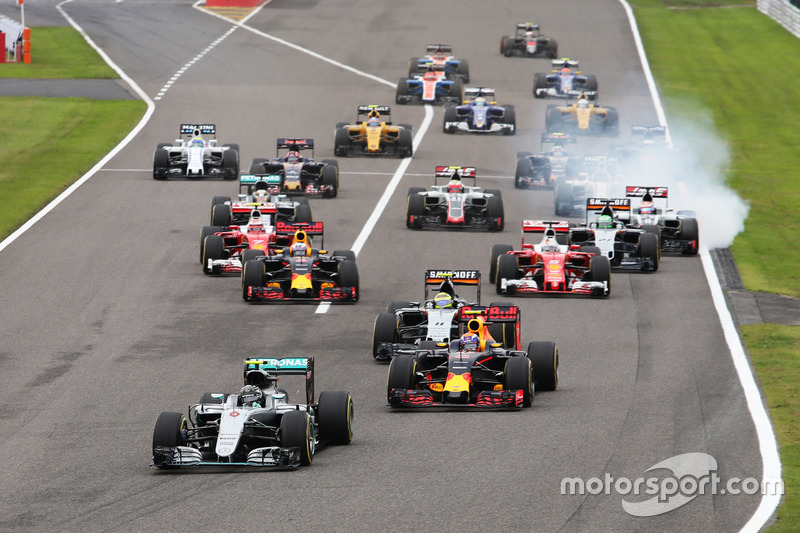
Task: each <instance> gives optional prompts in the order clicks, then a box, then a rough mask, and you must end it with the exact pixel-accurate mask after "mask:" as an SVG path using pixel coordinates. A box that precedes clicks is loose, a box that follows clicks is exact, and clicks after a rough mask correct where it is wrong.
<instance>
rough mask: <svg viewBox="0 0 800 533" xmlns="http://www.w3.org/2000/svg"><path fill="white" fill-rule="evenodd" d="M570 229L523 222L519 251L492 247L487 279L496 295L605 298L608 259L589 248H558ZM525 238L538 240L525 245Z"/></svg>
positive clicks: (549, 222)
mask: <svg viewBox="0 0 800 533" xmlns="http://www.w3.org/2000/svg"><path fill="white" fill-rule="evenodd" d="M569 229H570V227H569V223H567V222H565V221H559V220H523V221H522V249H521V250H517V251H514V250H513V249H512V247H511V246H509V245H505V244H495V245H494V246H492V251H491V259H490V261H491V269H490V272H489V276H490V281H492V282H493V283H495V288H496V290H497V293H498V294H554V295H569V294H572V295H584V296H608V295H609V294H610V293H611V264H610V263H609V260H608V258H607V257H604V256H601V255H599V250H598V249H595V248H593V247H591V246H584V247H581V246H579V245H572V246H569V245H567V244H561V243H563V242H565V241H567V240H568V239H569ZM526 235H534V236H535V238H537V240H538V238H541V240H540V241H538V242H536V243H530V242H526V240H525V236H526ZM559 237H560V238H559Z"/></svg>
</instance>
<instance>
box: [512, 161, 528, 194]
mask: <svg viewBox="0 0 800 533" xmlns="http://www.w3.org/2000/svg"><path fill="white" fill-rule="evenodd" d="M531 175H533V167H532V165H531V160H530V159H528V158H527V157H517V168H516V170H515V171H514V187H516V188H517V189H524V188H525V186H524V185H523V184H522V182H521V181H520V178H527V177H530V176H531Z"/></svg>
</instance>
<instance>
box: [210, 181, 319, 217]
mask: <svg viewBox="0 0 800 533" xmlns="http://www.w3.org/2000/svg"><path fill="white" fill-rule="evenodd" d="M267 188H268V186H267V182H266V181H265V180H264V177H263V176H257V175H255V174H242V175H241V176H240V177H239V191H240V194H239V197H238V198H237V201H235V202H234V201H232V200H231V198H230V196H214V197H213V198H212V199H211V225H212V226H222V227H227V226H241V225H245V224H247V222H248V220H250V214H251V213H252V212H253V210H257V211H258V212H260V213H261V216H262V217H263V216H264V215H269V216H271V217H272V218H273V219H274V220H275V221H276V222H311V221H312V220H313V216H312V213H311V206H310V205H308V199H307V198H306V197H304V196H295V197H291V196H287V195H285V194H269V193H268V192H267ZM293 198H297V200H294V199H293Z"/></svg>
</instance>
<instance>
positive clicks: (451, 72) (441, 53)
mask: <svg viewBox="0 0 800 533" xmlns="http://www.w3.org/2000/svg"><path fill="white" fill-rule="evenodd" d="M431 65H433V66H436V67H441V69H442V71H443V72H444V77H445V79H448V80H460V81H461V82H463V83H469V62H468V61H467V60H466V59H456V58H455V57H454V56H453V47H452V46H450V45H449V44H429V45H427V46H426V47H425V57H421V58H420V57H412V58H411V59H410V60H409V61H408V77H409V78H413V77H414V76H417V75H419V74H421V73H422V72H425V71H426V70H427V69H428V67H429V66H431Z"/></svg>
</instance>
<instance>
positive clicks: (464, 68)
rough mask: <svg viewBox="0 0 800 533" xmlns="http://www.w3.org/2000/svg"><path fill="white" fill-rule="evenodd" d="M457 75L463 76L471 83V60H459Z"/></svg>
mask: <svg viewBox="0 0 800 533" xmlns="http://www.w3.org/2000/svg"><path fill="white" fill-rule="evenodd" d="M456 76H458V77H459V78H461V81H463V82H464V83H469V61H467V60H466V59H462V60H461V61H459V63H458V68H457V69H456Z"/></svg>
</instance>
